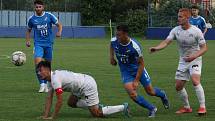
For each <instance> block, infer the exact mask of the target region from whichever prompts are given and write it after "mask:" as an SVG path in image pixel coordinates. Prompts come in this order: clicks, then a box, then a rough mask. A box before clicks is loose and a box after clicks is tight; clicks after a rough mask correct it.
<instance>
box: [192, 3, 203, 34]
mask: <svg viewBox="0 0 215 121" xmlns="http://www.w3.org/2000/svg"><path fill="white" fill-rule="evenodd" d="M191 14H192V16H191V17H190V19H189V22H190V24H192V25H195V26H197V27H198V28H199V29H200V30H201V31H202V33H203V35H205V33H206V32H207V27H206V22H205V19H204V18H203V17H202V16H200V15H199V8H198V6H196V5H193V6H192V7H191Z"/></svg>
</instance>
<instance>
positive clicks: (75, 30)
mask: <svg viewBox="0 0 215 121" xmlns="http://www.w3.org/2000/svg"><path fill="white" fill-rule="evenodd" d="M53 29H54V33H56V32H57V28H56V27H53ZM25 33H26V27H0V37H19V38H24V37H25ZM31 34H33V32H32V33H31ZM105 35H106V32H105V27H104V26H75V27H63V31H62V37H63V38H104V37H105ZM31 36H33V35H31Z"/></svg>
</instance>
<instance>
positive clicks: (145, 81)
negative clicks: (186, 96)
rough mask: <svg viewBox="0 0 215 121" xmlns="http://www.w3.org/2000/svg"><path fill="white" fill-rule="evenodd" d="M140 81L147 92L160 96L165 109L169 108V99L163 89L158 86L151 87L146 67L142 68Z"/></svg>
mask: <svg viewBox="0 0 215 121" xmlns="http://www.w3.org/2000/svg"><path fill="white" fill-rule="evenodd" d="M140 83H141V84H142V85H143V87H144V89H145V91H146V92H147V94H149V95H151V96H157V97H160V98H161V101H162V103H163V105H164V107H165V108H166V109H168V108H169V101H168V98H167V95H166V93H165V91H163V90H161V89H159V88H158V87H154V88H153V87H152V85H151V79H150V76H149V74H148V73H147V71H146V69H144V71H143V73H142V76H141V78H140Z"/></svg>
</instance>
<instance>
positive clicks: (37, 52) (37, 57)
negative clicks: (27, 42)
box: [34, 46, 47, 93]
mask: <svg viewBox="0 0 215 121" xmlns="http://www.w3.org/2000/svg"><path fill="white" fill-rule="evenodd" d="M43 55H44V50H43V48H42V47H41V46H35V47H34V64H35V72H36V76H37V79H38V80H39V83H40V89H39V91H38V92H40V93H41V92H45V90H46V88H47V81H45V80H42V79H40V75H39V74H38V69H37V64H38V63H39V62H40V61H42V60H43Z"/></svg>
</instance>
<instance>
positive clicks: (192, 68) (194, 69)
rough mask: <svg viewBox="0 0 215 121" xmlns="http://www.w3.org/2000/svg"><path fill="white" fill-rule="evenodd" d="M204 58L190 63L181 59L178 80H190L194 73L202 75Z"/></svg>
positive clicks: (177, 72)
mask: <svg viewBox="0 0 215 121" xmlns="http://www.w3.org/2000/svg"><path fill="white" fill-rule="evenodd" d="M201 69H202V59H196V60H193V61H192V62H190V63H187V62H184V61H180V62H179V64H178V69H177V71H176V74H175V79H176V80H186V81H189V80H190V76H191V75H192V74H198V75H201Z"/></svg>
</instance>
